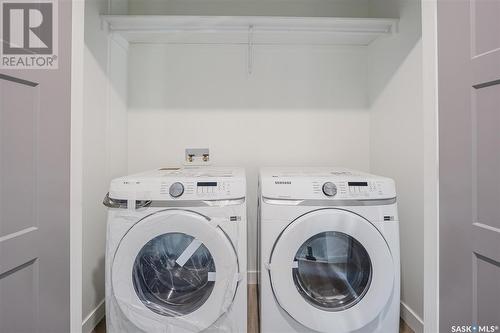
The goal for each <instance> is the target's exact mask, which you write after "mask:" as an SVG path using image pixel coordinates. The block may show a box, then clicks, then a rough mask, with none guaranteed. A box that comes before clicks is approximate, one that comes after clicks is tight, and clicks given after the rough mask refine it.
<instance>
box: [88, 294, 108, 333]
mask: <svg viewBox="0 0 500 333" xmlns="http://www.w3.org/2000/svg"><path fill="white" fill-rule="evenodd" d="M105 314H106V310H105V303H104V299H103V300H102V301H100V302H99V305H97V307H96V308H95V309H94V310H92V312H90V313H89V315H88V316H87V317H85V319H84V320H83V323H82V333H91V332H92V331H93V330H94V328H95V327H96V326H97V324H99V322H100V321H101V320H102V318H104V315H105Z"/></svg>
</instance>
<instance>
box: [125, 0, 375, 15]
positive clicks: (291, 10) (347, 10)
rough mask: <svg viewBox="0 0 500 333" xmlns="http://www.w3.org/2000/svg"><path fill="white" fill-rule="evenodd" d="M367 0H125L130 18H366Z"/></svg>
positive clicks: (367, 10)
mask: <svg viewBox="0 0 500 333" xmlns="http://www.w3.org/2000/svg"><path fill="white" fill-rule="evenodd" d="M368 2H369V0H287V1H286V2H284V1H282V0H264V1H263V0H148V1H145V0H129V1H128V11H129V14H133V15H140V14H143V15H162V14H163V15H222V16H224V15H228V16H232V15H247V16H252V15H256V16H258V15H267V16H339V17H367V16H368V14H369V7H368Z"/></svg>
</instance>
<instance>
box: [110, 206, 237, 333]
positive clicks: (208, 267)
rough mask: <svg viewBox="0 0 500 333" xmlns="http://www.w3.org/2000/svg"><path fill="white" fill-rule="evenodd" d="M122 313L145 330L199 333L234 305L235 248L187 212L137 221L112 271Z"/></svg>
mask: <svg viewBox="0 0 500 333" xmlns="http://www.w3.org/2000/svg"><path fill="white" fill-rule="evenodd" d="M111 281H112V288H113V294H114V296H115V298H116V300H117V302H118V304H119V306H120V308H121V310H122V311H123V313H124V314H125V315H126V316H127V317H128V318H129V319H130V320H131V321H132V322H133V323H134V324H135V325H137V326H138V327H139V328H141V329H143V330H144V331H146V332H165V331H169V332H170V331H175V332H183V331H189V332H199V331H202V330H204V329H206V328H208V327H210V326H211V325H212V324H213V323H214V322H215V321H216V320H217V319H218V318H219V317H221V316H222V315H223V314H224V313H225V312H226V311H227V309H228V308H229V306H230V305H231V303H232V301H233V298H234V295H235V292H236V288H237V281H238V261H237V255H236V252H235V249H234V247H233V245H232V243H231V241H230V240H229V238H228V237H227V235H226V234H225V233H224V232H223V231H222V229H221V228H220V227H218V226H217V224H215V223H213V222H212V221H210V220H209V219H208V218H207V217H205V216H203V215H201V214H198V213H195V212H192V211H186V210H165V211H162V212H159V213H156V214H153V215H150V216H148V217H146V218H144V219H143V220H141V221H140V222H138V223H137V224H136V225H135V226H134V227H133V228H132V229H131V230H129V231H128V233H127V234H126V235H125V236H124V238H123V239H122V240H121V242H120V245H119V247H118V249H117V251H116V254H115V257H114V260H113V264H112V271H111Z"/></svg>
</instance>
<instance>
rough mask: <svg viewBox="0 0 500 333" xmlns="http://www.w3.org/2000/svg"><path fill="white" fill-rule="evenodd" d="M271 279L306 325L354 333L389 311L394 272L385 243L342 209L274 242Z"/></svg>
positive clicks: (314, 215)
mask: <svg viewBox="0 0 500 333" xmlns="http://www.w3.org/2000/svg"><path fill="white" fill-rule="evenodd" d="M269 275H270V279H271V285H272V288H273V292H274V295H275V297H276V300H277V301H278V303H279V305H280V306H281V307H282V308H283V309H284V310H285V311H286V312H287V313H288V314H289V315H290V316H291V317H292V318H294V319H295V320H297V321H298V322H300V323H301V324H302V325H304V326H306V327H308V328H310V329H313V330H316V331H319V332H331V331H332V329H333V328H335V332H350V331H354V330H357V329H359V328H361V327H363V326H365V325H366V324H368V323H369V322H371V321H372V320H373V319H375V318H376V317H377V316H378V315H379V314H380V313H381V312H382V311H383V310H384V308H385V306H386V305H387V303H388V301H389V298H390V296H391V293H392V289H393V284H394V266H393V260H392V256H391V253H390V250H389V247H388V245H387V243H386V242H385V240H384V238H383V237H382V235H381V234H380V232H379V231H378V230H377V229H376V228H375V227H374V226H373V225H372V224H371V223H370V222H368V221H367V220H365V219H364V218H362V217H360V216H358V215H356V214H354V213H351V212H348V211H344V210H339V209H320V210H316V211H313V212H310V213H308V214H305V215H303V216H301V217H299V218H298V219H296V220H295V221H293V222H292V223H290V225H288V227H287V228H286V229H285V230H284V231H283V233H282V234H281V235H280V237H279V238H278V239H277V240H276V243H275V245H274V249H273V251H272V253H271V258H270V261H269Z"/></svg>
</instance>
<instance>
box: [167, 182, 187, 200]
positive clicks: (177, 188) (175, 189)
mask: <svg viewBox="0 0 500 333" xmlns="http://www.w3.org/2000/svg"><path fill="white" fill-rule="evenodd" d="M168 193H169V194H170V196H172V197H173V198H178V197H180V196H181V195H182V193H184V185H182V184H181V183H179V182H177V183H173V184H172V185H170V188H169V189H168Z"/></svg>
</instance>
